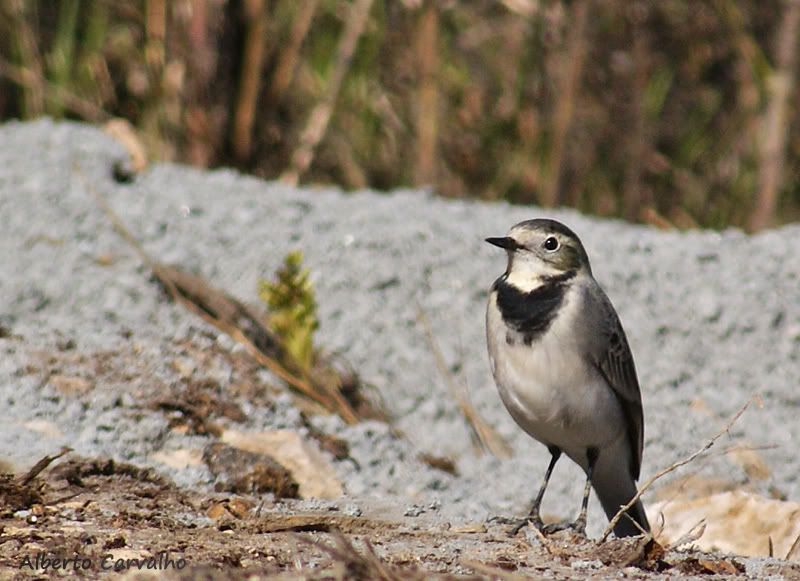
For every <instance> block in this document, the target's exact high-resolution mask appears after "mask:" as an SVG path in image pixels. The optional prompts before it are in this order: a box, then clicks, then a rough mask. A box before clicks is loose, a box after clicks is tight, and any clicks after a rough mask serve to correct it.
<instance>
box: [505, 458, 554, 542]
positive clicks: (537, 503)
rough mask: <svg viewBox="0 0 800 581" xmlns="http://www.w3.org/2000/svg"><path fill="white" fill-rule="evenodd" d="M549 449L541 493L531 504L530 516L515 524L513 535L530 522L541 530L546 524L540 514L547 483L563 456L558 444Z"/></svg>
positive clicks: (511, 532) (512, 530)
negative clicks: (548, 458) (548, 459)
mask: <svg viewBox="0 0 800 581" xmlns="http://www.w3.org/2000/svg"><path fill="white" fill-rule="evenodd" d="M547 449H548V450H549V451H550V464H548V465H547V472H545V473H544V481H543V482H542V486H541V488H539V493H538V494H537V495H536V499H535V500H534V501H533V505H532V506H531V510H530V512H529V513H528V516H527V517H526V518H524V519H522V520H521V521H519V522H517V523H516V524H515V525H514V528H512V529H511V531H510V534H511V536H512V537H513V536H514V535H516V534H517V533H518V532H519V531H520V530H521V529H522V527H524V526H525V525H527V524H528V523H529V522H530V523H532V524H533V526H535V527H536V528H538V529H539V530H541V529H542V527H543V526H544V523H542V517H541V515H540V514H539V509H540V507H541V505H542V499H544V491H545V490H547V484H548V483H549V482H550V476H551V475H552V474H553V469H554V468H555V467H556V462H558V459H559V458H561V449H560V448H557V447H556V446H548V447H547Z"/></svg>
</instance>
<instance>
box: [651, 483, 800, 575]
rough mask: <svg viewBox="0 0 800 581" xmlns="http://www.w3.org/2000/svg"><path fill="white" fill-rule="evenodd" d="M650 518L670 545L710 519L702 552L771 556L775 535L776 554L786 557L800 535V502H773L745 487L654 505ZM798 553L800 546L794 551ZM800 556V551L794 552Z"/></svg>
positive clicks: (662, 539) (774, 551) (664, 541)
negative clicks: (770, 541)
mask: <svg viewBox="0 0 800 581" xmlns="http://www.w3.org/2000/svg"><path fill="white" fill-rule="evenodd" d="M649 508H650V510H649V511H648V512H649V517H650V522H652V523H658V522H660V518H659V516H658V515H659V513H663V515H664V521H665V522H664V530H663V532H662V533H661V534H660V535H659V542H661V543H662V544H663V543H667V544H669V543H671V542H674V541H676V540H678V539H679V538H680V537H681V536H683V535H685V534H686V533H687V532H688V531H689V530H690V529H691V528H692V527H694V526H695V525H697V523H698V522H700V521H701V520H703V519H705V521H706V530H705V533H704V534H703V536H702V537H700V539H699V540H697V541H695V543H694V544H695V545H696V546H697V547H699V548H700V549H701V550H703V551H724V552H728V553H734V554H737V555H745V556H753V557H755V556H768V555H769V540H770V539H772V545H773V554H774V556H775V557H779V558H785V557H787V556H788V554H789V550H790V549H791V548H792V543H794V542H795V540H796V539H797V538H798V536H800V503H797V502H788V501H783V500H774V499H771V498H766V497H764V496H760V495H757V494H753V493H749V492H744V491H741V490H737V491H731V492H721V493H717V494H712V495H710V496H704V497H699V498H692V499H686V498H677V499H673V500H666V501H663V502H658V503H655V504H653V505H652V506H651V507H649ZM795 553H797V550H795ZM792 557H793V558H794V559H798V560H800V555H798V554H795V555H792Z"/></svg>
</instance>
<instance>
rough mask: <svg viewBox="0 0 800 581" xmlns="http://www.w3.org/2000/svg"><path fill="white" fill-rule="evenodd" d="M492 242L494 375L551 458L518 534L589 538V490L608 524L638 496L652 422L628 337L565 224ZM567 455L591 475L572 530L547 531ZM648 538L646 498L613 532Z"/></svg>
mask: <svg viewBox="0 0 800 581" xmlns="http://www.w3.org/2000/svg"><path fill="white" fill-rule="evenodd" d="M486 242H488V243H489V244H492V245H494V246H498V247H500V248H502V249H504V250H505V251H506V254H507V259H508V261H507V265H506V270H505V272H504V273H503V274H502V275H501V276H500V277H499V278H497V280H495V281H494V284H493V285H492V287H491V291H490V293H489V300H488V305H487V309H486V339H487V346H488V350H489V363H490V367H491V370H492V375H493V376H494V380H495V383H496V384H497V388H498V392H499V394H500V399H501V400H502V401H503V403H504V405H505V407H506V409H507V410H508V412H509V413H510V415H511V417H512V418H513V419H514V420H515V421H516V423H517V424H518V425H519V426H520V427H521V428H522V429H523V430H524V431H525V432H527V433H528V435H530V436H531V437H533V438H534V439H535V440H537V441H539V442H540V443H542V444H544V445H545V446H546V447H547V449H548V451H549V452H550V463H549V464H548V466H547V470H546V472H545V476H544V481H543V482H542V485H541V487H540V489H539V492H538V494H537V495H536V497H535V500H534V501H533V505H532V507H531V509H530V512H529V513H528V516H527V517H526V518H525V519H521V520H519V521H518V522H517V523H516V526H515V527H514V528H513V529H512V531H511V534H516V533H517V532H518V531H519V530H521V528H522V527H523V526H525V525H526V524H527V523H531V524H533V525H534V526H536V527H537V528H538V529H539V530H540V531H542V532H544V533H551V532H554V531H556V530H561V529H564V528H568V527H569V528H572V529H573V530H575V531H576V532H579V533H581V534H584V535H585V532H586V513H587V506H588V502H589V494H590V487H591V488H594V490H595V493H596V494H597V496H598V498H599V500H600V504H601V505H602V507H603V510H604V512H605V514H606V516H607V517H608V519H609V521H610V520H611V519H612V518H613V517H614V516H615V515H616V514H617V512H618V511H619V510H620V509H621V507H623V506H625V505H627V504H628V503H629V502H630V501H631V500H632V499H633V498H634V496H635V495H636V494H637V487H636V481H637V480H638V479H639V474H640V471H641V465H642V451H643V446H644V414H643V409H642V396H641V390H640V389H639V381H638V378H637V375H636V367H635V365H634V360H633V355H632V353H631V349H630V346H629V345H628V340H627V337H626V336H625V331H624V330H623V328H622V324H621V323H620V319H619V316H618V315H617V312H616V311H615V309H614V306H613V305H612V304H611V300H610V299H609V298H608V296H607V295H606V293H605V292H604V291H603V289H602V288H601V287H600V285H599V284H598V283H597V281H596V280H595V279H594V276H593V275H592V268H591V265H590V264H589V257H588V255H587V253H586V250H585V249H584V247H583V244H582V243H581V241H580V239H579V238H578V236H577V235H576V234H575V233H574V232H573V231H572V230H570V229H569V228H568V227H567V226H565V225H564V224H562V223H561V222H558V221H556V220H551V219H546V218H536V219H532V220H526V221H524V222H520V223H518V224H516V225H514V226H512V228H511V229H510V230H509V232H508V234H507V235H506V236H503V237H497V238H487V239H486ZM562 454H566V456H567V457H569V458H570V459H571V460H572V461H573V462H575V463H576V464H577V465H578V466H580V468H581V469H582V470H583V471H584V473H585V474H586V484H585V487H584V492H583V499H582V501H581V509H580V513H579V515H578V518H577V519H576V520H575V521H574V522H572V523H568V524H554V525H548V526H544V524H543V522H542V519H541V516H540V506H541V503H542V499H543V498H544V494H545V490H546V489H547V485H548V482H549V481H550V477H551V475H552V473H553V469H554V468H555V465H556V463H557V462H558V460H559V458H560V457H561V455H562ZM649 532H650V524H649V522H648V520H647V514H646V513H645V509H644V506H643V505H642V502H641V500H640V499H639V500H637V501H636V502H635V503H634V504H633V505H632V506H631V507H630V508H629V509H628V510H627V512H626V514H625V515H623V517H622V518H621V519H619V521H618V523H617V524H616V526H615V527H614V534H615V536H617V537H620V538H621V537H630V536H638V535H641V534H644V533H649Z"/></svg>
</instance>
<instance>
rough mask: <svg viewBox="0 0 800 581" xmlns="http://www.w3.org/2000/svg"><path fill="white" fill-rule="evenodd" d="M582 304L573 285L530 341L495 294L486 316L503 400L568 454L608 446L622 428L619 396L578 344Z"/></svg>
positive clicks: (548, 441)
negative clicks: (508, 321)
mask: <svg viewBox="0 0 800 581" xmlns="http://www.w3.org/2000/svg"><path fill="white" fill-rule="evenodd" d="M581 307H582V305H581V296H580V293H579V292H577V287H576V286H575V285H573V287H571V288H570V289H569V290H568V291H567V294H566V295H565V297H564V302H563V303H562V307H561V310H560V311H559V314H558V316H557V317H556V318H555V319H554V321H553V323H552V325H551V326H550V328H549V329H548V330H547V331H546V332H545V333H544V334H543V335H542V336H541V337H539V338H537V339H535V340H534V341H533V343H532V345H525V344H524V342H523V341H522V337H521V336H519V335H518V334H516V332H514V331H509V329H508V328H507V327H506V325H505V323H504V322H503V321H502V318H501V316H500V311H499V309H498V308H497V303H496V296H495V293H492V295H491V296H490V298H489V306H488V310H487V316H486V324H487V341H488V345H489V360H490V364H491V367H492V373H493V374H494V378H495V382H496V383H497V387H498V390H499V392H500V397H501V399H502V400H503V403H504V404H505V406H506V408H507V409H508V411H509V412H510V413H511V415H512V417H513V418H514V419H515V420H516V422H517V423H518V424H519V425H520V427H522V428H523V429H524V430H525V431H526V432H528V433H529V434H530V435H531V436H533V437H534V438H536V439H537V440H539V441H540V442H543V443H545V444H547V445H551V444H552V445H556V446H558V447H560V448H562V449H563V450H565V451H566V452H567V453H568V454H569V452H570V451H571V450H576V451H578V450H581V454H583V453H584V452H585V449H586V448H587V447H589V446H597V447H604V446H605V445H607V444H608V443H610V442H611V441H613V440H615V439H616V438H617V437H618V436H619V435H620V434H621V433H622V431H623V428H624V421H623V417H622V410H621V406H620V404H619V402H618V401H617V398H616V396H615V395H614V393H613V392H612V390H611V388H610V387H609V386H608V385H607V384H606V382H605V380H604V379H603V377H602V376H601V375H600V373H599V372H598V371H597V370H596V369H595V368H594V366H593V365H591V363H590V362H589V361H587V360H586V357H585V355H584V354H583V353H582V352H581V349H580V346H579V344H578V339H579V335H578V334H579V333H582V332H584V329H582V328H581V326H580V319H581V317H579V316H578V314H579V312H580V308H581ZM509 333H510V338H511V339H512V341H511V342H509V341H508V340H507V335H508V334H509ZM570 455H572V454H570Z"/></svg>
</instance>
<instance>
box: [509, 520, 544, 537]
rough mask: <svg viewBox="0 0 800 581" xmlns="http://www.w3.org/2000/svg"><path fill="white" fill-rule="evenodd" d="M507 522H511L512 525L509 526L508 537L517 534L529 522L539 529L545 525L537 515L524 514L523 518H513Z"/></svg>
mask: <svg viewBox="0 0 800 581" xmlns="http://www.w3.org/2000/svg"><path fill="white" fill-rule="evenodd" d="M508 524H513V525H514V526H513V527H511V530H509V531H508V536H509V537H515V536H517V533H519V531H521V530H522V529H524V528H525V527H526V526H528V525H529V524H532V525H533V526H535V527H536V528H537V529H538V530H540V531H541V530H542V529H543V528H545V525H544V523H543V522H542V519H541V518H539V517H538V516H526V517H525V518H521V519H514V520H511V521H510V522H509V523H508Z"/></svg>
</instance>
